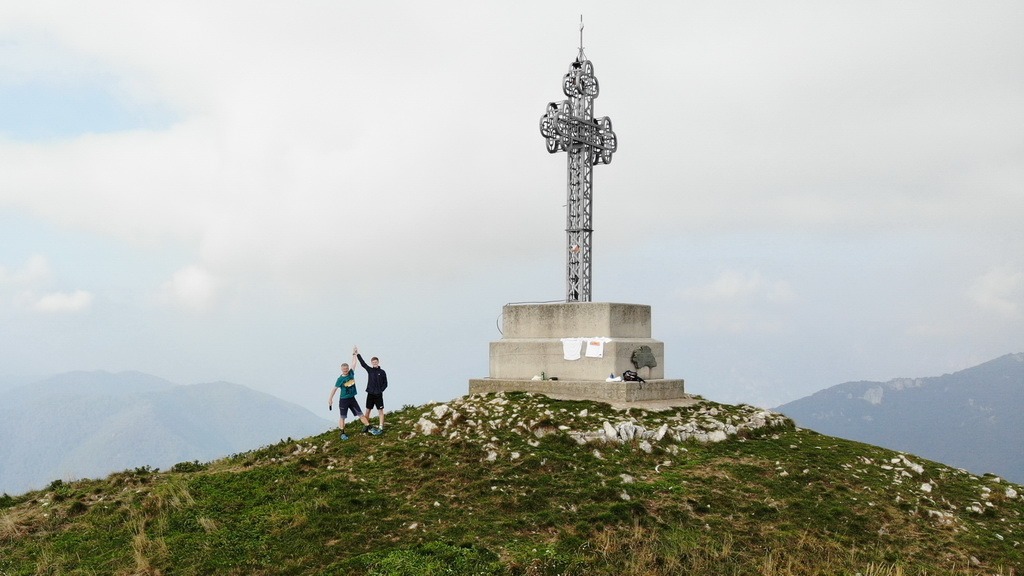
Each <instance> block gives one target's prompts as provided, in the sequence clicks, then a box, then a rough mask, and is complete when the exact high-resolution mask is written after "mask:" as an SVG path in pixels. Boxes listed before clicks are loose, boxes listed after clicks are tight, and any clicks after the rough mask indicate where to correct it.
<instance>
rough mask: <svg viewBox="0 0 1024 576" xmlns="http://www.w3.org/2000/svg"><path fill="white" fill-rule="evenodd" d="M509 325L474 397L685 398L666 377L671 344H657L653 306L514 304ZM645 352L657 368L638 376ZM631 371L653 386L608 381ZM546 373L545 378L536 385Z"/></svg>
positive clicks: (473, 383) (472, 387)
mask: <svg viewBox="0 0 1024 576" xmlns="http://www.w3.org/2000/svg"><path fill="white" fill-rule="evenodd" d="M502 325H503V330H502V332H503V334H502V338H501V340H498V341H495V342H491V343H490V373H489V376H488V378H481V379H474V380H470V383H469V391H470V393H471V394H477V393H486V392H498V391H514V390H516V391H520V390H521V391H536V392H540V393H552V394H557V395H559V396H562V397H568V398H579V399H593V400H615V401H637V400H662V399H669V398H679V397H683V396H685V392H684V386H683V384H684V383H683V381H682V380H666V379H665V361H664V360H665V346H664V344H663V343H662V342H659V341H658V340H654V339H652V338H651V307H650V306H646V305H642V304H616V303H608V302H569V303H557V304H510V305H507V306H505V307H504V308H503V309H502ZM563 339H572V341H571V342H570V347H572V346H575V347H576V348H575V350H576V351H578V352H579V355H580V357H579V359H576V360H568V359H566V353H567V350H566V345H565V344H566V343H565V342H563ZM592 340H594V341H599V342H601V345H602V346H603V350H602V354H601V355H600V356H599V357H591V356H587V355H586V345H587V343H588V342H589V341H592ZM642 346H647V347H648V348H650V350H651V353H652V354H653V356H654V359H655V362H656V364H657V365H656V366H653V367H644V368H641V369H639V370H637V369H636V368H635V367H634V366H633V363H632V361H631V358H632V356H633V353H634V351H636V350H637V349H638V348H640V347H642ZM571 351H572V350H571V349H570V352H571ZM626 370H636V371H637V372H638V373H639V375H640V377H641V378H643V379H644V380H646V381H647V382H646V383H645V384H644V385H640V384H638V383H636V382H607V381H606V379H607V378H608V377H609V376H610V375H611V374H615V375H616V376H621V375H622V373H623V372H624V371H626ZM541 375H543V378H544V380H533V378H534V377H535V376H541ZM552 378H554V379H555V380H552ZM545 390H547V391H548V392H544V391H545Z"/></svg>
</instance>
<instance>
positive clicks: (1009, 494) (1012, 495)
mask: <svg viewBox="0 0 1024 576" xmlns="http://www.w3.org/2000/svg"><path fill="white" fill-rule="evenodd" d="M1006 497H1007V498H1009V499H1010V500H1014V499H1016V498H1017V491H1016V490H1014V489H1013V488H1009V487H1007V488H1006Z"/></svg>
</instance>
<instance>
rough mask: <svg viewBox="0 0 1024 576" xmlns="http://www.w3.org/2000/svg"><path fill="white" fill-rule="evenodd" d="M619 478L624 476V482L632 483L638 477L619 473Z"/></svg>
mask: <svg viewBox="0 0 1024 576" xmlns="http://www.w3.org/2000/svg"><path fill="white" fill-rule="evenodd" d="M619 478H622V483H623V484H632V483H633V482H635V481H636V478H633V477H632V476H630V475H629V474H619Z"/></svg>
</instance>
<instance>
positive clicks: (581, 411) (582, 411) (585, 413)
mask: <svg viewBox="0 0 1024 576" xmlns="http://www.w3.org/2000/svg"><path fill="white" fill-rule="evenodd" d="M589 414H590V412H587V409H586V408H584V409H583V410H580V418H586V417H587V416H588V415H589Z"/></svg>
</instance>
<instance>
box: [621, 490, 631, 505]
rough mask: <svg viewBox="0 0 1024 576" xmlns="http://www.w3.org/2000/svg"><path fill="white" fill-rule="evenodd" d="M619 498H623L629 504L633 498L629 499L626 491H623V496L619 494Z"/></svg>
mask: <svg viewBox="0 0 1024 576" xmlns="http://www.w3.org/2000/svg"><path fill="white" fill-rule="evenodd" d="M619 498H622V499H623V500H625V501H627V502H628V501H630V500H632V498H630V497H629V494H626V491H625V490H623V491H622V494H619Z"/></svg>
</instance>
